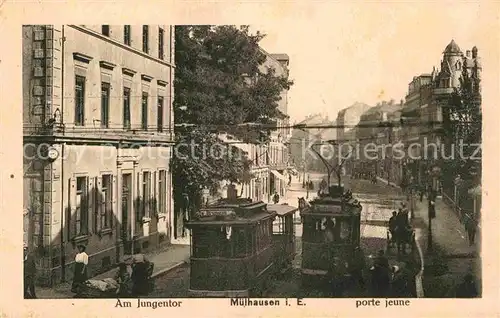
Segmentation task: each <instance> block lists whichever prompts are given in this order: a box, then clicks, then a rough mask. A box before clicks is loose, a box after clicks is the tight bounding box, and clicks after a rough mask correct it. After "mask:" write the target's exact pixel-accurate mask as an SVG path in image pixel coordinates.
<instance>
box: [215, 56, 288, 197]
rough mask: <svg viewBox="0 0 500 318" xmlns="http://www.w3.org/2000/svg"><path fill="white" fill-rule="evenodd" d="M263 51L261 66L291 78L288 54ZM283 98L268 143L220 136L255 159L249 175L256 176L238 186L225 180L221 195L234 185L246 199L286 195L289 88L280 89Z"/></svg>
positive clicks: (262, 68) (278, 74) (277, 74)
mask: <svg viewBox="0 0 500 318" xmlns="http://www.w3.org/2000/svg"><path fill="white" fill-rule="evenodd" d="M261 52H262V53H264V54H265V55H266V60H265V61H264V63H263V64H262V65H261V71H262V72H265V71H266V70H267V68H268V67H269V68H272V69H274V70H275V75H276V76H286V77H288V74H289V70H288V66H289V62H290V61H289V57H288V55H286V54H269V53H267V52H266V51H264V50H263V49H261ZM280 95H281V99H280V100H279V101H278V110H279V112H280V113H281V114H282V118H274V119H273V122H274V125H275V127H276V129H272V130H271V132H270V136H269V137H270V140H269V142H268V143H251V142H248V143H244V142H242V141H240V140H237V139H235V138H234V137H232V136H229V135H227V134H221V135H220V136H219V137H220V138H221V139H222V140H224V141H226V142H228V143H233V145H234V146H235V147H238V148H239V149H240V150H242V151H244V152H246V153H247V154H248V158H249V159H250V160H251V161H252V166H251V169H250V174H251V175H253V178H251V179H250V180H248V181H247V182H244V183H243V184H239V185H231V184H230V183H229V182H222V193H221V194H220V195H221V196H223V197H225V196H227V194H228V192H231V191H233V190H232V187H233V186H234V187H235V188H236V191H237V195H238V196H240V197H244V198H251V199H252V200H256V201H264V202H268V201H272V196H273V195H274V193H275V192H277V193H278V194H279V195H280V196H281V197H283V196H285V195H286V189H287V184H288V170H289V168H290V167H291V161H290V149H289V142H290V138H291V129H290V116H289V115H288V113H287V112H288V90H284V91H283V92H281V94H280Z"/></svg>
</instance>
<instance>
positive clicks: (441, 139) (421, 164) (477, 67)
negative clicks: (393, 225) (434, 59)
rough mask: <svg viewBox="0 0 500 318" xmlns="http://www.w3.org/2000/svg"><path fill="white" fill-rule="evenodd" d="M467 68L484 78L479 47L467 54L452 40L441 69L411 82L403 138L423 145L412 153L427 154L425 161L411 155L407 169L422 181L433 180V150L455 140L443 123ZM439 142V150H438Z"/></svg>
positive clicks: (446, 50) (404, 110) (404, 113)
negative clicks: (431, 171)
mask: <svg viewBox="0 0 500 318" xmlns="http://www.w3.org/2000/svg"><path fill="white" fill-rule="evenodd" d="M464 67H466V68H467V71H468V73H469V75H470V76H471V77H472V78H476V79H478V80H480V79H481V72H482V65H481V59H480V57H479V56H478V49H477V48H476V47H473V48H472V50H468V51H466V54H465V55H464V54H463V53H462V51H461V49H460V47H459V46H458V45H457V44H456V43H455V41H454V40H452V41H451V42H450V43H449V44H448V45H447V46H446V48H445V49H444V51H443V59H442V60H441V68H440V69H436V68H434V69H433V71H432V73H430V74H423V75H420V76H416V77H414V78H413V80H412V81H411V82H410V83H409V85H408V94H407V95H406V97H405V106H404V108H403V110H402V118H403V121H404V123H409V124H410V125H403V127H404V133H403V140H404V142H405V145H406V146H408V145H410V144H411V143H415V142H416V143H418V144H420V145H421V147H420V148H418V147H414V148H413V149H414V151H413V152H412V155H413V157H415V158H418V157H425V158H423V159H425V160H418V159H417V160H413V159H411V158H410V159H409V160H407V163H406V164H407V168H408V169H407V171H409V173H411V176H413V177H414V180H416V181H418V182H420V183H423V184H427V183H428V182H429V180H428V175H429V173H428V170H429V169H430V167H431V166H432V165H433V164H435V162H436V161H435V158H434V156H433V155H432V154H433V151H436V150H437V151H441V147H448V144H449V143H451V142H454V141H455V140H446V138H445V136H444V135H443V131H442V129H443V124H442V123H443V121H444V120H447V119H448V118H449V115H448V114H449V107H450V103H449V101H450V97H451V94H452V93H453V92H454V91H455V90H456V89H457V88H458V87H459V86H460V79H461V76H462V72H463V68H464ZM477 90H478V93H479V94H480V85H477ZM426 144H427V145H428V146H427V148H425V145H426ZM429 145H431V146H429ZM436 145H437V147H438V148H439V149H434V148H435V147H436ZM450 182H451V180H450Z"/></svg>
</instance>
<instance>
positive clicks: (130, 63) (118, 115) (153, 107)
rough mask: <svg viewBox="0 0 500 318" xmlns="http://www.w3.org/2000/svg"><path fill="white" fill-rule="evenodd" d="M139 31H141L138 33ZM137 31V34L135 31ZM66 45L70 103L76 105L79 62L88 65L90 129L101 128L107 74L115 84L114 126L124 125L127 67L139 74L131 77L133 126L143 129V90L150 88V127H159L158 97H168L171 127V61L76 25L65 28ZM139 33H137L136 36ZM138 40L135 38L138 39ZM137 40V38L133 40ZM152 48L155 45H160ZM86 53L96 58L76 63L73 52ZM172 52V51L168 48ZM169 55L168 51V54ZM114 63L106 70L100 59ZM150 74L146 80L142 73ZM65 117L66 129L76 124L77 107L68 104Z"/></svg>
mask: <svg viewBox="0 0 500 318" xmlns="http://www.w3.org/2000/svg"><path fill="white" fill-rule="evenodd" d="M135 33H137V32H135ZM133 34H134V33H133ZM65 36H66V39H67V40H66V45H65V55H64V58H65V63H66V65H65V72H64V81H65V88H66V89H65V98H66V101H67V105H74V94H75V92H74V90H75V86H74V85H75V84H74V82H75V65H79V64H80V65H81V64H83V65H82V67H86V72H85V73H86V76H87V81H86V87H85V89H86V100H85V125H86V126H88V127H89V128H88V129H93V128H99V126H100V119H101V101H100V96H101V86H100V83H101V77H102V76H103V74H109V75H110V78H111V80H110V84H111V99H110V123H109V127H110V128H122V127H123V99H122V98H121V97H122V96H123V87H124V85H126V84H125V82H126V81H127V80H126V79H127V78H128V77H127V76H126V75H124V74H123V68H127V69H131V70H133V71H135V72H136V73H135V74H134V75H133V77H132V79H131V81H130V82H131V84H130V88H131V95H132V98H131V126H132V128H136V129H138V128H140V126H141V107H140V105H141V98H142V92H143V91H147V92H148V94H149V98H148V108H149V113H148V130H149V129H151V130H156V127H157V120H156V119H157V105H158V104H157V102H158V96H164V98H165V99H164V108H163V109H164V114H163V116H164V120H163V122H164V126H166V129H168V128H169V126H170V125H169V124H168V123H171V122H172V111H171V108H170V107H168V105H171V102H172V96H171V87H170V86H171V85H172V82H173V78H171V66H169V65H168V64H167V62H162V61H160V60H158V59H155V58H153V59H152V58H146V57H144V56H143V55H142V54H141V53H140V52H137V51H133V50H128V49H124V47H123V46H120V45H117V44H116V43H114V42H111V41H109V40H106V37H103V36H101V35H99V34H88V33H87V32H82V31H81V30H76V29H74V28H72V27H66V29H65ZM137 36H139V35H136V37H137ZM134 39H135V41H134ZM135 42H137V39H136V38H133V43H135ZM165 42H167V43H169V42H170V41H169V37H168V33H167V34H166V36H165ZM153 44H155V43H152V44H151V45H152V46H151V47H152V48H154V47H156V46H157V44H155V45H153ZM75 52H77V53H82V54H85V55H88V56H90V57H92V60H91V61H90V62H89V63H88V65H85V63H79V62H75V60H74V57H73V53H75ZM166 52H168V50H166ZM167 55H168V54H167ZM101 61H105V62H110V63H112V64H114V65H116V66H114V68H113V70H107V69H103V67H101V66H100V62H101ZM142 75H147V76H149V77H152V80H151V81H150V82H148V81H146V80H142V79H141V76H142ZM158 80H160V81H163V82H166V83H168V84H167V87H165V88H161V86H159V84H158ZM63 116H64V117H63V118H64V121H65V123H67V124H66V128H67V129H70V128H71V127H73V126H74V125H73V123H74V121H75V109H74V107H65V109H64V114H63Z"/></svg>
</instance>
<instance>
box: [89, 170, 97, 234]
mask: <svg viewBox="0 0 500 318" xmlns="http://www.w3.org/2000/svg"><path fill="white" fill-rule="evenodd" d="M95 179H96V178H88V179H87V180H88V181H87V193H88V197H87V204H88V210H87V211H88V212H87V213H88V214H87V219H86V223H87V226H86V227H87V229H88V231H87V233H89V234H92V227H91V226H90V225H91V224H92V220H93V218H94V214H95V212H96V211H98V207H97V206H95V202H94V200H95V199H96V194H97V193H96V191H95V190H96V188H95V187H97V182H96V180H95Z"/></svg>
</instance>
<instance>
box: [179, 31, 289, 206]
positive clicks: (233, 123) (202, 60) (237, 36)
mask: <svg viewBox="0 0 500 318" xmlns="http://www.w3.org/2000/svg"><path fill="white" fill-rule="evenodd" d="M263 37H264V35H262V34H260V33H259V32H257V33H256V34H250V32H249V28H248V26H242V27H239V28H238V27H235V26H209V25H204V26H176V27H175V43H176V45H175V62H176V67H177V68H176V73H175V75H176V76H175V82H174V88H175V98H174V103H173V104H174V115H175V124H176V125H177V126H179V124H189V125H190V126H186V127H185V128H182V127H181V128H179V129H176V143H177V145H178V147H176V148H177V149H180V147H179V146H180V145H181V144H184V145H191V144H193V146H192V147H191V146H190V147H189V148H190V149H191V150H192V149H194V150H192V151H190V152H189V153H188V154H187V155H186V154H185V153H184V154H181V155H179V154H174V157H173V159H172V169H173V170H172V171H173V178H174V195H175V196H176V197H177V198H178V197H179V195H180V194H182V193H188V194H189V195H190V197H191V198H196V197H198V195H199V192H200V190H201V189H202V188H203V187H208V188H209V189H211V190H216V189H217V187H218V185H219V183H220V181H222V180H228V181H230V182H245V181H248V180H249V178H250V175H249V169H250V162H249V160H248V158H247V156H246V155H245V154H243V153H242V151H240V150H238V149H237V148H236V147H234V146H232V145H226V146H221V145H223V143H222V142H221V140H220V138H219V137H218V135H219V134H220V133H223V132H225V133H227V134H229V135H232V136H234V137H235V138H237V139H240V140H242V141H244V142H258V141H265V139H266V138H267V137H266V136H267V135H268V134H266V133H264V134H263V133H262V131H259V130H257V129H255V128H252V127H250V126H245V125H241V124H245V123H254V124H270V123H271V122H272V121H273V120H274V119H275V118H280V117H283V114H281V113H280V111H279V110H278V108H277V106H278V101H279V100H280V98H281V97H280V94H281V92H282V91H283V90H284V89H289V88H290V86H291V85H292V84H293V83H292V82H291V81H289V80H288V78H287V77H286V76H277V75H276V73H275V71H274V70H273V69H269V68H265V67H263V63H264V62H265V60H266V54H265V53H264V52H263V51H262V50H261V49H260V47H259V41H260V40H262V38H263ZM266 132H267V131H266ZM183 148H186V147H183ZM214 148H217V149H219V155H217V156H215V157H214V156H211V154H210V153H209V152H207V149H214ZM221 152H222V153H223V154H221ZM200 158H203V159H200Z"/></svg>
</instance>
